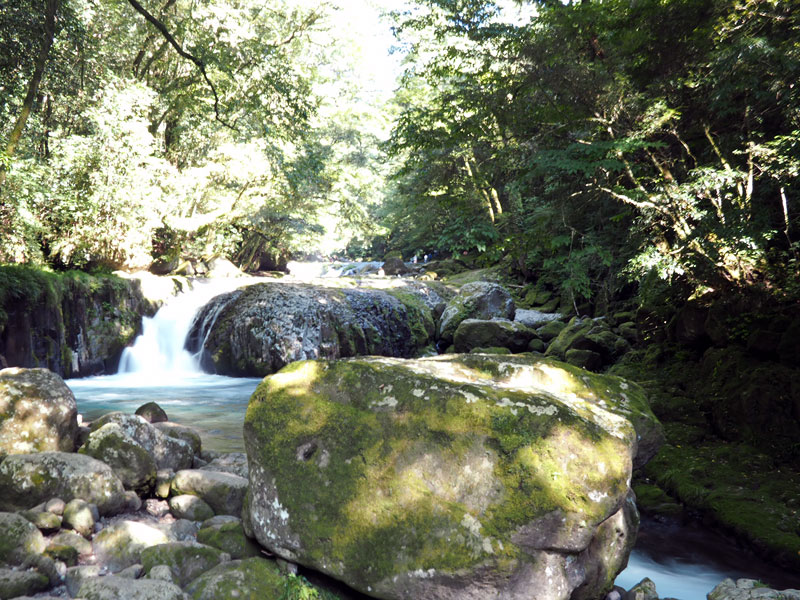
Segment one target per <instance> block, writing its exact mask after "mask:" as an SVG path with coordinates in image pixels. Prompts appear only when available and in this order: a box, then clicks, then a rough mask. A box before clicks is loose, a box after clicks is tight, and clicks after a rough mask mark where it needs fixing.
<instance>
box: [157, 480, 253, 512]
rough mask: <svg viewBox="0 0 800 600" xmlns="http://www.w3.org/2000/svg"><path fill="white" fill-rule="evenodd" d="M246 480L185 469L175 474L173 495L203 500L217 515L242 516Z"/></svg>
mask: <svg viewBox="0 0 800 600" xmlns="http://www.w3.org/2000/svg"><path fill="white" fill-rule="evenodd" d="M247 485H248V483H247V479H245V478H244V477H239V476H238V475H234V474H232V473H223V472H220V471H204V470H200V469H185V470H183V471H178V472H177V473H175V477H174V479H173V480H172V493H173V494H178V495H180V494H193V495H195V496H199V497H200V498H202V499H203V500H205V501H206V502H207V503H208V505H209V506H210V507H211V508H212V509H214V512H215V513H216V514H218V515H233V516H235V517H238V516H239V515H241V514H242V504H243V502H244V495H245V493H246V492H247Z"/></svg>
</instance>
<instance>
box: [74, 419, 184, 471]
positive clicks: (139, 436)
mask: <svg viewBox="0 0 800 600" xmlns="http://www.w3.org/2000/svg"><path fill="white" fill-rule="evenodd" d="M109 424H114V425H116V426H117V427H118V428H115V429H113V431H115V432H118V433H119V435H121V436H124V438H125V439H126V440H128V441H129V442H130V443H133V444H135V445H137V446H139V447H141V448H142V449H143V450H144V451H146V452H147V453H148V454H149V455H150V456H151V457H152V459H153V462H154V463H155V466H156V469H157V470H159V469H169V470H171V471H177V470H178V469H186V468H189V467H191V466H192V461H193V458H194V444H193V443H190V442H188V441H186V440H184V439H180V438H178V437H173V436H170V435H167V434H166V433H164V432H162V431H161V430H160V429H159V428H158V427H157V426H156V425H153V424H151V423H149V422H148V421H146V420H145V419H144V418H143V417H140V416H139V415H127V414H125V413H121V412H113V413H109V414H107V415H104V416H102V417H100V418H99V419H97V420H96V421H93V422H92V427H91V430H92V432H91V434H90V435H89V439H90V440H91V439H92V437H93V436H97V435H100V434H99V433H98V432H99V431H100V429H102V428H103V427H106V426H107V425H109ZM89 446H91V442H90V443H89ZM87 449H88V446H87Z"/></svg>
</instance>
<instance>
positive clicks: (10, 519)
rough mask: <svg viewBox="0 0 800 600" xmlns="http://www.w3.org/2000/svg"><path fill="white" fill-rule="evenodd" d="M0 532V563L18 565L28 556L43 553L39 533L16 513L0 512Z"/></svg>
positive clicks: (42, 541) (42, 539)
mask: <svg viewBox="0 0 800 600" xmlns="http://www.w3.org/2000/svg"><path fill="white" fill-rule="evenodd" d="M0 531H1V532H2V535H0V563H8V564H20V563H21V562H22V561H24V560H25V558H27V557H28V556H30V555H35V554H41V553H42V552H44V549H45V545H46V542H45V539H44V536H43V535H42V533H41V531H39V530H38V529H37V528H36V526H35V525H34V524H33V523H31V522H30V521H28V520H27V519H25V518H24V517H22V516H20V515H18V514H16V513H9V512H0Z"/></svg>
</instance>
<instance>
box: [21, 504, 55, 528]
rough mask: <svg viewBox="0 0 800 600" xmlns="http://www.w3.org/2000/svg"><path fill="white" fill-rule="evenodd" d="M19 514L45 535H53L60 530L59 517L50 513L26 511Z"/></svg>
mask: <svg viewBox="0 0 800 600" xmlns="http://www.w3.org/2000/svg"><path fill="white" fill-rule="evenodd" d="M21 514H22V516H23V517H25V518H26V519H28V521H30V522H31V523H33V524H34V525H35V526H36V528H37V529H38V530H39V531H41V532H43V533H45V534H48V533H53V532H55V531H58V530H59V529H60V528H61V517H60V516H59V515H55V514H53V513H51V512H47V511H33V510H26V511H24V512H22V513H21Z"/></svg>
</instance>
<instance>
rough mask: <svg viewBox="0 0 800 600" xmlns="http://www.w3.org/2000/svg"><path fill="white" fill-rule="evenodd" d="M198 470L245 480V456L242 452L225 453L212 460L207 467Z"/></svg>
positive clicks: (246, 472)
mask: <svg viewBox="0 0 800 600" xmlns="http://www.w3.org/2000/svg"><path fill="white" fill-rule="evenodd" d="M200 470H201V471H222V472H223V473H233V474H234V475H238V476H239V477H244V478H245V479H247V476H248V470H247V455H246V454H245V453H244V452H226V453H224V454H222V455H221V456H217V457H215V458H213V459H212V460H211V461H210V462H209V463H208V464H207V465H204V466H202V467H200Z"/></svg>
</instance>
